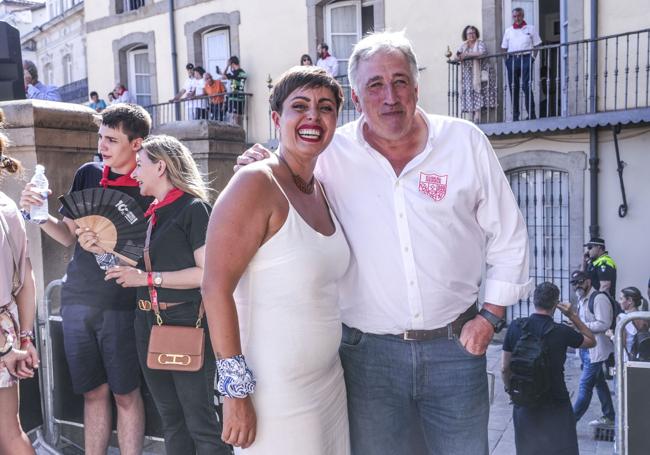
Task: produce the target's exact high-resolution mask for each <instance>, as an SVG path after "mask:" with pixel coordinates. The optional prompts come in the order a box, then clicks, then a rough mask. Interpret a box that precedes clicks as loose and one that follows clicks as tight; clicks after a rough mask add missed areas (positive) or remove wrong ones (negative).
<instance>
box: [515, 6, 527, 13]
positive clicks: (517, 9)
mask: <svg viewBox="0 0 650 455" xmlns="http://www.w3.org/2000/svg"><path fill="white" fill-rule="evenodd" d="M512 12H513V13H521V14H525V12H524V9H523V8H521V7H519V6H518V7H516V8H513V9H512Z"/></svg>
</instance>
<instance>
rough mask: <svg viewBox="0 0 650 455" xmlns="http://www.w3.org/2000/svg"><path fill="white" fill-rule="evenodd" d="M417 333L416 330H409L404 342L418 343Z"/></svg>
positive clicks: (405, 333) (405, 334)
mask: <svg viewBox="0 0 650 455" xmlns="http://www.w3.org/2000/svg"><path fill="white" fill-rule="evenodd" d="M416 333H417V332H416V331H415V330H407V331H406V332H404V336H403V338H404V341H418V338H417V336H416Z"/></svg>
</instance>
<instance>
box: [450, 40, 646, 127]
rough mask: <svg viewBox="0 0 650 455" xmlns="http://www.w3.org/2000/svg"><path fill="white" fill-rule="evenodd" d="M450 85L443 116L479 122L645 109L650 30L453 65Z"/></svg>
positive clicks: (543, 47) (457, 61)
mask: <svg viewBox="0 0 650 455" xmlns="http://www.w3.org/2000/svg"><path fill="white" fill-rule="evenodd" d="M594 68H595V71H594ZM448 84H449V90H448V112H449V115H451V116H455V117H464V118H467V119H469V120H473V121H475V122H477V123H498V122H511V121H518V120H532V119H536V118H549V117H568V116H576V115H585V114H596V113H602V112H613V111H623V110H630V109H639V108H648V107H650V102H649V97H650V90H649V87H650V29H645V30H638V31H634V32H628V33H621V34H617V35H610V36H604V37H601V38H597V39H593V40H582V41H574V42H570V43H564V44H554V45H547V46H539V47H537V48H535V49H533V50H531V51H528V52H511V53H502V54H493V55H487V56H485V57H481V58H476V59H474V58H468V59H464V60H462V61H459V60H458V59H457V58H453V59H450V60H448Z"/></svg>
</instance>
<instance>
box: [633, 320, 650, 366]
mask: <svg viewBox="0 0 650 455" xmlns="http://www.w3.org/2000/svg"><path fill="white" fill-rule="evenodd" d="M630 324H632V323H631V322H630ZM629 356H630V360H636V361H639V362H648V361H650V332H648V331H647V330H641V331H639V330H637V332H636V333H635V334H634V341H633V342H632V352H630V353H629Z"/></svg>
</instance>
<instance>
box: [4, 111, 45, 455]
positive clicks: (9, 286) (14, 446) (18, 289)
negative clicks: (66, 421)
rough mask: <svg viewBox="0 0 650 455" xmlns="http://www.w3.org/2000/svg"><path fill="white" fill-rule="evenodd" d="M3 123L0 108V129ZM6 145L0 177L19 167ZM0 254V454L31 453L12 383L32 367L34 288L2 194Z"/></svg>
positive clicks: (19, 233)
mask: <svg viewBox="0 0 650 455" xmlns="http://www.w3.org/2000/svg"><path fill="white" fill-rule="evenodd" d="M3 120H4V118H3V113H2V110H0V125H1V124H2V122H3ZM7 143H8V142H7V139H6V137H5V136H4V135H2V134H1V133H0V174H4V173H5V172H7V173H9V174H15V173H17V172H19V171H20V170H21V167H20V163H19V162H18V161H17V160H15V159H13V158H10V157H9V156H7V155H5V150H6V149H7ZM1 177H2V176H0V178H1ZM0 252H1V254H0V453H1V454H5V453H7V454H8V453H10V454H12V455H23V454H33V453H34V449H33V448H32V445H31V444H30V442H29V439H28V438H27V435H25V433H24V432H23V430H22V428H21V426H20V419H19V416H18V380H19V379H25V378H31V377H32V376H34V369H35V368H38V355H37V353H36V348H34V344H33V341H34V333H33V332H32V330H31V329H32V327H33V325H34V316H35V314H36V305H35V299H36V289H35V286H34V275H33V273H32V266H31V263H30V262H29V257H28V255H27V235H26V233H25V224H24V221H23V219H22V217H21V216H20V212H18V209H17V207H16V204H15V203H14V202H13V201H12V200H11V199H9V197H7V195H6V194H4V193H3V192H2V191H0ZM21 328H22V330H21Z"/></svg>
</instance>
